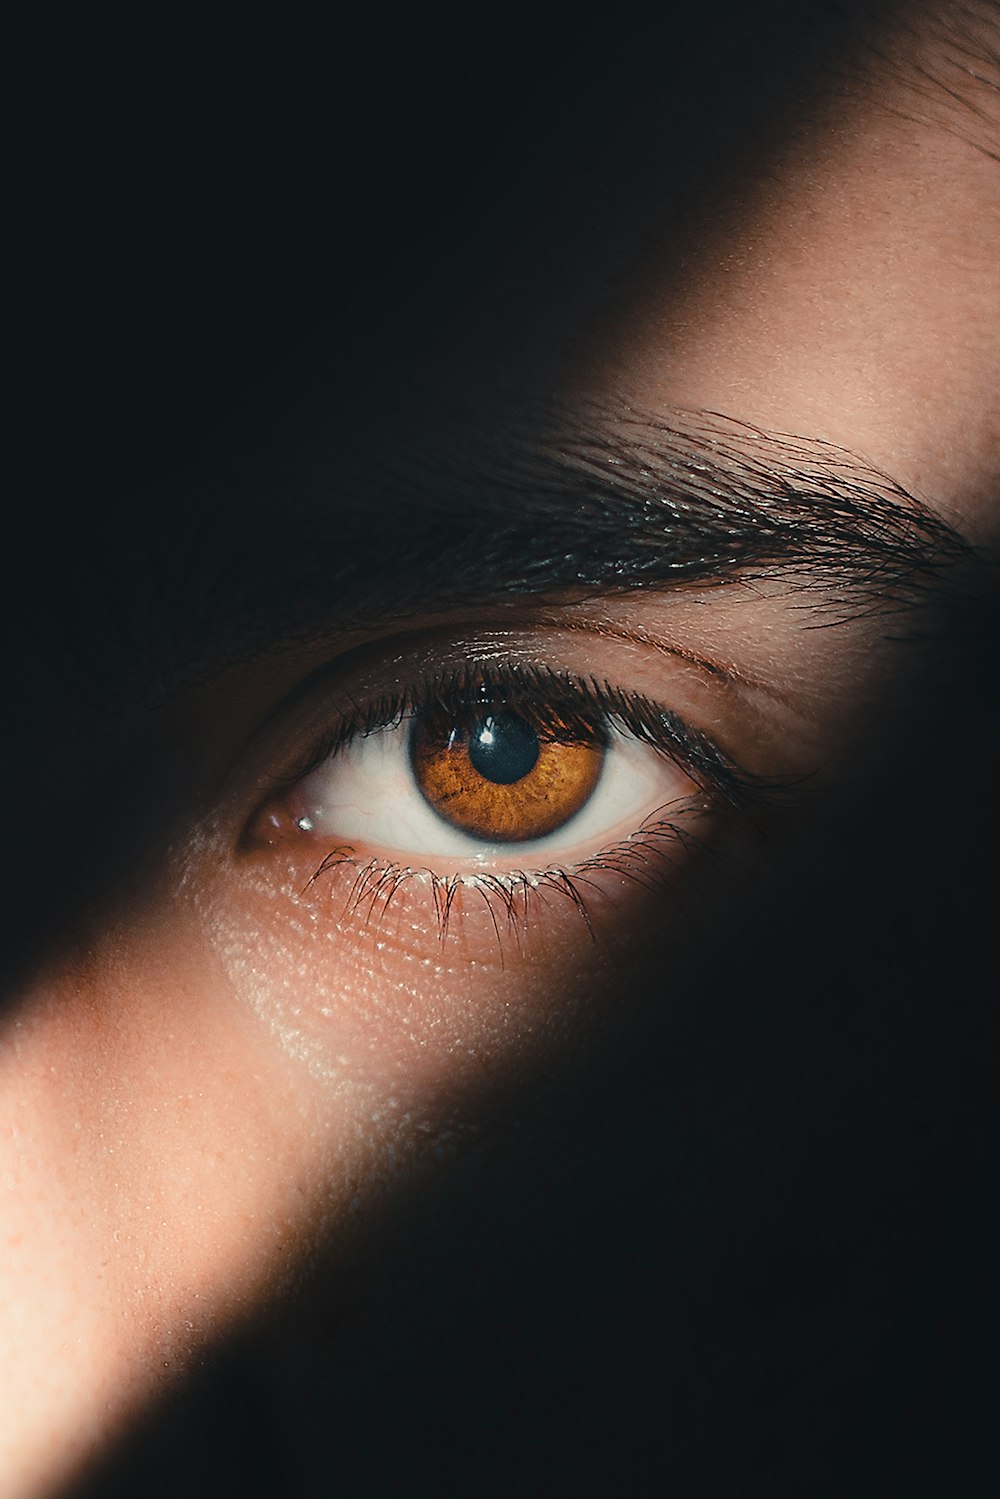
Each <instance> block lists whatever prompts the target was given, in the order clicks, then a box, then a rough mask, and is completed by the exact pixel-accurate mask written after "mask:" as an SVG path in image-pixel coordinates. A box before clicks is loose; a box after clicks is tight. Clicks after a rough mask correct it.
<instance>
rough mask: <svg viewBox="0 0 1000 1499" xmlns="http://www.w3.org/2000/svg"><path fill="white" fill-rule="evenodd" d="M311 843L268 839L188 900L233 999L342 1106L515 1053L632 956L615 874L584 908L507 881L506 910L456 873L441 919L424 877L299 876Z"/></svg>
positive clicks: (596, 887) (562, 1029)
mask: <svg viewBox="0 0 1000 1499" xmlns="http://www.w3.org/2000/svg"><path fill="white" fill-rule="evenodd" d="M318 858H319V856H318V855H317V853H316V851H315V850H314V849H309V850H304V849H300V850H297V851H295V852H293V853H292V854H286V855H282V853H280V852H279V851H278V850H274V849H272V850H267V851H265V853H264V854H263V855H262V856H261V857H259V858H252V859H247V860H246V861H245V863H244V865H243V867H242V868H241V869H240V870H239V872H238V874H236V875H232V874H230V875H229V876H228V877H224V878H222V879H220V880H213V879H212V878H211V877H209V878H208V879H205V880H196V882H195V883H196V885H197V888H196V890H195V891H194V894H193V899H194V902H195V905H196V908H197V910H198V912H199V916H200V919H201V921H202V923H203V929H204V931H205V933H206V936H207V938H208V940H209V941H210V942H211V944H212V947H213V951H214V953H215V955H216V957H217V959H218V961H219V963H220V965H221V966H222V967H223V969H224V970H225V972H226V975H227V979H228V981H229V983H230V984H231V986H232V990H233V993H234V994H235V995H236V996H237V997H238V1000H239V1002H241V1003H242V1004H243V1005H244V1006H245V1007H246V1008H247V1010H248V1011H251V1012H253V1013H254V1014H255V1015H256V1016H257V1017H258V1019H259V1020H260V1021H261V1022H262V1023H263V1026H264V1028H265V1029H266V1031H267V1032H268V1033H269V1034H270V1035H271V1036H272V1037H274V1038H275V1039H276V1040H277V1042H278V1043H279V1045H280V1046H281V1048H282V1049H283V1051H284V1052H285V1053H286V1054H287V1055H288V1056H289V1058H291V1059H293V1060H294V1062H295V1063H297V1064H300V1065H301V1066H302V1067H304V1068H305V1070H306V1071H307V1072H308V1073H310V1074H311V1075H312V1076H313V1077H314V1078H315V1079H316V1080H317V1081H318V1082H319V1083H321V1085H322V1086H323V1087H324V1088H326V1089H329V1090H330V1092H331V1094H332V1095H334V1096H336V1097H339V1098H341V1099H344V1100H350V1101H351V1104H350V1106H351V1108H356V1109H360V1108H362V1107H368V1106H369V1104H370V1103H374V1102H375V1101H377V1100H379V1099H380V1098H382V1097H384V1096H385V1095H387V1094H388V1093H392V1094H393V1095H394V1096H396V1097H398V1098H399V1099H402V1100H405V1103H406V1106H407V1107H410V1108H412V1107H417V1108H426V1107H427V1104H428V1102H429V1101H430V1100H431V1099H433V1100H434V1101H435V1102H438V1101H440V1100H441V1099H442V1098H443V1097H446V1096H448V1095H450V1094H460V1093H461V1092H463V1091H464V1090H465V1089H467V1088H468V1087H469V1086H470V1085H471V1086H476V1085H479V1086H481V1084H482V1080H483V1072H484V1069H486V1070H489V1069H490V1068H491V1067H492V1066H493V1065H494V1064H497V1065H498V1064H500V1063H501V1062H504V1063H508V1062H510V1060H511V1059H512V1057H513V1056H516V1055H517V1053H518V1052H521V1051H525V1050H531V1049H536V1048H540V1047H543V1046H555V1045H557V1044H559V1042H560V1041H563V1042H565V1040H566V1033H567V1032H568V1031H569V1028H570V1020H571V1017H573V1016H576V1017H577V1018H578V1011H579V1000H578V999H576V998H575V997H574V996H577V995H579V994H580V993H581V992H583V993H586V992H588V991H593V990H594V989H595V987H599V983H600V978H601V975H602V973H606V974H607V975H609V976H610V975H613V974H615V973H617V972H618V971H619V970H620V968H621V965H622V963H623V962H624V961H625V959H626V954H629V955H630V956H632V957H633V959H634V947H635V943H634V929H633V926H632V923H631V920H627V921H624V922H623V920H622V916H623V914H624V915H626V916H627V917H629V918H631V917H632V916H633V914H634V915H635V918H636V920H640V919H641V916H640V912H639V909H638V907H639V906H641V905H642V904H643V902H642V901H641V900H640V899H637V889H636V886H635V884H634V882H632V881H629V880H627V879H625V878H624V877H623V876H620V875H614V874H611V873H608V872H601V873H600V874H599V875H597V876H595V877H594V881H593V883H592V884H591V885H590V886H588V888H587V918H586V919H585V918H584V917H583V916H582V915H581V913H580V911H579V910H578V909H577V907H576V906H575V905H574V903H573V901H572V900H571V899H570V898H569V897H568V896H567V895H566V894H564V893H561V892H560V891H558V890H557V889H554V888H548V889H546V888H539V889H537V890H534V889H533V890H531V891H530V892H529V893H528V894H527V897H526V898H525V895H524V893H523V892H522V891H519V892H516V893H515V895H514V903H513V909H512V911H511V912H510V913H508V911H507V909H506V908H505V906H504V904H503V902H502V901H501V900H500V899H499V898H498V897H497V896H496V895H493V896H492V897H490V898H489V900H487V899H486V898H484V895H483V893H481V891H479V890H477V889H476V888H474V887H471V886H464V887H463V886H460V887H459V888H458V890H457V891H456V893H455V895H454V899H453V902H452V905H451V909H450V913H449V916H448V923H447V929H446V930H444V929H442V926H441V920H440V916H439V914H438V910H437V908H436V906H435V896H434V891H433V887H432V884H431V881H430V879H429V878H428V876H426V875H424V874H420V873H417V874H414V875H412V876H410V877H408V878H406V879H404V880H403V881H402V882H401V883H400V884H399V885H398V886H397V887H396V888H395V890H394V891H393V893H392V895H391V898H388V889H389V887H388V886H383V889H382V893H381V894H373V895H372V897H370V898H362V899H360V900H358V899H356V898H355V888H356V882H357V880H358V873H359V871H358V867H357V866H356V865H355V864H353V863H352V864H343V865H339V866H335V867H334V868H332V869H330V870H328V871H327V872H325V873H324V874H323V875H321V876H320V877H319V878H317V879H316V880H315V881H314V882H313V883H310V876H311V875H312V874H313V873H314V871H315V870H316V866H317V863H318ZM209 867H211V866H209ZM648 899H649V901H650V903H652V899H653V897H651V896H650V897H649V898H648ZM623 903H624V905H625V909H624V912H623ZM588 919H589V921H590V924H591V928H592V932H591V931H589V930H588V926H587V920H588ZM595 976H596V978H597V981H598V982H597V985H595V983H594V979H595ZM584 977H586V978H587V979H588V983H587V984H583V983H582V980H583V979H584Z"/></svg>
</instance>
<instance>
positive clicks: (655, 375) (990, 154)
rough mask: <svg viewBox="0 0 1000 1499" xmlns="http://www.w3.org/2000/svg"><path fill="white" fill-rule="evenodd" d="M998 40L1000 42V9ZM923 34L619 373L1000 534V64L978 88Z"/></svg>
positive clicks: (819, 123)
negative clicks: (848, 464)
mask: <svg viewBox="0 0 1000 1499" xmlns="http://www.w3.org/2000/svg"><path fill="white" fill-rule="evenodd" d="M978 37H979V41H980V43H981V47H982V51H983V53H984V55H985V57H986V58H988V57H989V51H990V49H991V48H992V47H994V46H996V47H997V48H998V49H1000V27H998V26H997V22H996V17H995V16H992V17H987V15H986V13H985V12H984V14H983V19H982V21H981V24H980V26H979V30H978ZM903 40H904V38H903V37H898V38H890V39H889V44H888V46H887V49H886V50H887V53H888V55H887V56H885V55H884V56H883V57H881V58H878V57H875V56H873V57H871V58H870V59H868V60H867V66H862V68H860V69H859V70H858V71H857V72H856V73H855V74H854V75H853V77H852V76H847V77H844V76H841V77H840V79H839V80H838V83H839V86H838V87H837V88H836V89H835V91H834V97H833V98H832V99H830V100H829V101H827V107H826V109H825V110H823V111H821V113H820V117H819V118H818V119H816V120H813V121H809V122H807V123H806V124H805V126H804V128H803V129H802V130H801V131H800V132H798V133H797V136H796V138H794V139H792V140H790V141H789V142H788V143H787V145H786V147H785V149H784V150H783V151H782V152H781V154H780V156H779V157H778V159H777V160H773V161H770V162H768V163H767V169H766V171H761V173H760V174H759V175H758V176H757V177H756V178H752V177H751V178H749V179H748V180H746V181H744V182H742V183H740V184H739V186H738V188H737V190H736V192H735V193H734V194H733V197H732V199H731V201H729V202H727V203H726V204H724V205H722V206H720V208H719V209H718V210H717V211H716V213H715V214H714V215H712V216H710V217H709V219H708V221H707V222H706V224H705V234H704V238H703V241H702V245H701V248H700V254H699V255H698V256H697V257H696V258H695V257H692V258H691V260H690V261H689V263H688V265H687V266H686V267H685V268H684V271H683V272H682V275H681V277H680V284H679V285H678V283H677V281H671V282H670V283H662V284H661V285H659V286H657V287H654V288H651V289H650V290H649V291H648V292H647V293H646V294H645V295H644V296H643V298H642V300H641V303H640V305H639V306H638V307H636V309H635V311H634V313H633V315H632V316H631V317H630V319H629V320H628V323H627V325H626V326H625V327H623V328H622V329H621V330H620V333H619V334H618V335H617V336H615V337H613V338H612V339H611V340H609V344H608V348H607V350H606V359H607V365H606V366H605V367H604V368H603V369H602V370H601V377H602V378H604V379H607V381H608V382H609V384H610V385H611V386H612V387H613V388H616V389H618V390H619V391H620V390H622V389H623V388H624V389H626V390H628V391H629V392H631V393H634V396H635V399H636V400H637V401H639V402H643V403H646V404H650V405H655V404H657V403H658V402H661V401H664V400H666V401H668V402H670V401H673V402H677V403H683V404H693V405H696V406H704V407H708V408H710V409H715V410H722V411H729V412H739V414H740V416H741V417H742V418H743V419H744V420H747V421H750V422H753V423H757V424H759V425H760V426H762V427H766V428H771V429H779V430H785V431H792V432H796V433H799V434H807V433H808V434H809V435H810V436H813V437H819V438H822V439H824V440H827V441H830V442H832V443H835V444H838V445H840V446H843V447H845V448H848V449H851V450H853V451H854V452H856V453H858V454H860V455H861V456H863V457H865V458H866V459H868V460H869V461H870V462H871V463H872V464H873V465H874V466H875V467H877V468H881V469H883V470H886V471H888V472H890V473H892V474H893V476H894V477H895V478H896V479H897V480H898V481H899V482H900V483H901V484H902V486H903V487H904V488H905V489H907V490H908V491H910V492H911V493H913V494H915V495H916V496H918V497H920V498H922V499H925V500H927V501H930V502H933V503H936V504H937V505H938V506H939V507H940V508H941V509H942V510H943V511H944V512H945V513H946V514H949V518H952V517H954V518H956V519H960V520H961V521H962V522H964V524H965V526H966V527H967V528H969V529H970V530H971V531H972V532H973V533H974V534H975V535H977V536H979V535H981V536H984V537H986V536H995V535H996V531H995V529H994V527H995V526H996V525H997V524H998V523H1000V516H997V514H996V484H997V467H998V462H1000V402H998V400H997V391H998V390H1000V316H998V311H1000V154H998V153H1000V62H994V63H993V66H992V69H991V70H990V72H991V76H989V77H987V76H986V75H987V67H986V66H985V65H984V66H983V67H982V68H981V69H980V70H979V76H970V74H968V73H966V74H964V76H963V73H962V71H961V69H960V68H959V67H958V66H957V65H956V59H955V48H954V44H953V43H952V41H951V39H950V38H949V36H948V34H947V30H942V29H941V28H940V27H935V28H933V29H930V28H929V29H928V32H927V33H926V34H918V35H917V36H916V37H913V36H911V37H910V38H909V42H910V47H911V48H912V51H911V52H910V53H909V54H908V55H907V54H906V53H903V55H899V50H898V49H899V48H900V47H901V46H902V43H903ZM894 52H895V53H896V55H895V56H894V55H893V53H894ZM998 55H1000V53H998ZM861 61H862V64H865V62H866V59H865V58H862V60H861ZM956 85H957V91H956V92H955V93H954V94H949V92H948V90H949V88H950V87H955V86H956ZM991 147H992V149H991Z"/></svg>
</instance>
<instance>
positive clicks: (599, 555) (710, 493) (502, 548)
mask: <svg viewBox="0 0 1000 1499" xmlns="http://www.w3.org/2000/svg"><path fill="white" fill-rule="evenodd" d="M496 411H497V408H496V407H494V406H488V407H487V408H486V414H482V415H480V416H475V415H474V416H473V418H472V419H466V420H465V421H462V422H459V423H455V422H451V423H448V424H444V425H442V424H441V423H440V422H432V421H431V420H430V419H427V418H425V419H421V420H418V421H411V422H410V423H409V424H408V426H407V428H406V429H405V430H403V431H402V432H397V434H396V435H395V437H394V438H393V440H392V441H391V442H389V441H387V440H386V439H385V438H384V436H383V437H381V439H380V437H379V434H375V433H371V432H369V433H367V434H361V435H358V434H355V436H354V438H353V439H352V441H351V442H350V443H349V444H338V445H337V446H336V448H334V449H333V450H331V451H330V452H329V453H327V454H321V453H317V452H316V451H314V452H313V453H312V454H311V455H310V457H309V458H308V460H303V459H302V456H301V454H300V455H299V460H298V462H297V464H296V467H295V469H294V471H292V470H291V469H289V470H288V471H283V470H282V467H281V464H280V462H276V461H275V457H274V455H272V456H271V458H270V459H269V461H268V462H267V464H266V465H264V464H260V463H256V462H254V461H253V460H252V458H251V459H250V460H248V461H247V462H245V463H243V464H242V465H240V467H239V468H238V469H237V470H234V471H233V472H231V473H230V474H229V475H228V477H227V478H226V479H225V480H224V481H222V482H220V481H219V479H218V477H217V478H216V482H215V484H214V486H213V488H212V490H211V491H210V492H206V491H205V490H204V489H202V490H201V491H200V492H199V490H198V489H197V488H192V490H191V491H190V492H189V494H188V497H187V503H188V505H190V506H191V507H192V512H193V513H192V516H191V520H190V522H185V523H184V524H176V525H173V526H171V528H170V531H169V533H166V534H164V535H163V537H162V538H161V545H160V547H159V549H158V552H157V556H156V558H155V567H156V571H157V579H156V587H155V590H154V589H150V588H148V587H147V586H146V584H147V580H146V579H144V578H143V577H142V576H141V574H134V575H133V576H132V577H130V578H129V579H128V580H127V582H126V580H123V579H121V578H118V579H116V580H114V583H113V584H112V586H114V587H115V588H116V589H117V590H118V591H119V599H118V601H117V602H116V603H114V604H113V605H112V606H110V607H109V605H108V602H107V600H105V615H106V616H107V617H108V618H110V619H111V620H112V621H113V625H114V629H113V634H114V643H115V645H116V647H117V648H118V651H119V652H120V650H121V648H122V646H123V645H125V647H126V654H127V655H128V654H132V655H134V656H136V657H138V658H139V659H133V660H131V661H130V662H128V663H126V662H125V661H124V660H122V661H120V662H119V663H118V667H119V669H118V670H117V671H116V670H115V662H114V659H113V658H114V654H115V652H114V651H110V650H109V642H108V640H107V638H106V632H105V631H98V632H94V631H89V632H88V631H87V630H86V629H85V630H84V631H83V638H85V639H86V640H87V641H88V643H89V642H90V641H91V640H92V639H95V634H99V635H102V636H105V638H103V639H101V640H95V644H96V646H97V649H98V652H99V655H100V660H99V661H96V662H95V663H94V664H93V666H92V667H91V669H90V670H89V671H88V672H87V675H88V677H89V679H90V680H91V681H92V682H94V681H96V680H97V679H98V677H101V678H104V679H105V680H107V678H108V674H109V673H113V674H114V675H115V676H116V677H117V678H118V679H119V681H121V682H122V683H123V684H124V680H125V678H130V679H132V680H133V681H135V680H137V677H136V673H137V672H138V676H139V678H141V677H142V676H146V677H147V678H148V676H149V673H150V672H153V673H154V674H155V675H156V676H158V677H159V679H160V680H161V681H163V680H164V676H169V677H172V676H173V675H175V674H177V673H179V674H180V675H181V676H182V677H185V676H188V675H189V674H190V673H191V672H192V671H194V672H195V673H196V674H197V675H199V676H204V675H206V674H211V673H214V672H215V671H217V670H222V669H224V668H225V667H226V666H227V665H229V664H231V663H232V662H235V661H241V662H244V663H245V662H247V661H248V660H253V659H255V658H257V657H258V656H261V655H264V654H267V653H268V652H269V651H270V650H271V649H273V648H274V647H275V646H276V645H283V644H287V643H288V642H289V641H293V640H295V639H308V638H315V637H316V636H317V635H318V634H322V633H327V632H331V633H332V632H336V631H337V630H338V629H339V630H342V631H346V630H350V629H358V628H359V627H360V628H365V629H368V630H371V629H372V625H373V621H375V622H376V624H377V626H378V627H379V628H381V627H382V626H383V625H385V626H388V625H395V624H398V623H400V622H404V621H406V620H407V619H411V618H416V617H418V616H420V615H427V614H430V613H436V612H442V611H445V612H447V611H450V610H452V609H454V610H468V609H469V608H474V607H475V606H476V605H481V606H482V605H486V604H496V603H498V602H502V601H504V600H516V599H517V598H519V597H529V596H530V597H533V598H534V599H536V600H540V601H543V602H546V603H548V602H552V603H558V602H560V601H561V600H566V599H567V598H569V599H573V600H578V599H579V598H580V597H581V595H583V596H586V595H587V594H591V593H611V592H618V593H623V592H630V591H634V590H655V589H674V588H679V587H685V586H691V585H706V586H711V585H724V584H725V583H727V582H730V581H734V580H735V579H737V578H739V579H742V580H747V579H751V578H760V577H764V576H772V575H775V574H778V575H780V576H782V577H783V578H787V579H788V580H790V581H791V582H792V583H793V584H795V585H796V586H800V587H802V588H803V589H804V590H805V591H807V592H810V591H811V592H814V593H816V594H819V593H821V592H830V591H831V590H833V591H834V592H836V593H837V595H838V597H842V598H848V597H849V598H850V600H851V601H852V603H851V605H850V607H852V608H856V609H858V610H870V609H872V608H875V607H878V608H888V607H892V606H893V605H895V604H898V603H900V602H904V601H907V600H912V599H913V598H914V597H916V596H918V595H920V594H922V593H924V592H925V591H926V590H927V589H928V588H931V587H940V586H941V585H942V582H943V579H944V578H945V577H946V576H947V575H948V573H949V571H950V569H952V568H953V567H954V565H955V564H956V563H960V562H963V561H967V560H968V559H969V557H970V556H971V548H970V547H969V546H968V545H967V544H966V543H965V542H964V541H963V540H962V539H961V538H960V537H959V536H958V534H957V533H956V532H954V531H953V530H952V529H951V528H950V527H949V526H948V525H947V524H946V523H945V522H944V521H943V520H941V519H940V518H939V517H937V516H936V515H935V514H934V513H932V512H931V511H930V510H928V509H927V507H926V506H924V505H922V504H921V503H920V502H918V501H917V500H916V499H915V498H914V497H912V496H911V495H909V494H907V493H906V492H905V491H904V490H903V489H902V488H901V487H900V486H899V485H897V484H895V483H894V482H893V481H892V480H891V479H890V478H889V477H888V476H886V475H884V474H881V473H879V472H878V471H877V470H876V469H873V468H872V467H870V466H869V465H867V464H866V463H864V462H863V461H862V460H861V459H859V458H858V457H856V456H854V455H852V454H850V453H848V452H845V451H844V450H842V449H840V448H836V447H834V446H832V445H830V444H827V443H823V442H816V441H809V440H806V439H804V438H801V437H795V436H790V435H787V434H776V433H770V432H764V431H762V430H761V429H758V428H755V427H752V426H749V425H747V424H745V423H740V422H736V421H734V420H733V419H731V418H728V417H725V416H723V415H721V414H718V413H711V412H682V411H672V412H670V413H669V414H668V415H660V414H657V415H656V416H653V415H650V414H648V413H643V412H638V411H635V410H633V409H631V408H626V407H620V408H615V407H612V406H610V405H608V404H606V403H598V402H584V401H581V402H576V403H573V404H572V405H570V406H567V407H566V408H547V409H545V410H543V411H539V410H538V409H537V408H535V407H531V406H527V407H525V406H521V407H514V408H513V409H510V410H507V411H506V412H505V413H504V414H503V415H502V416H498V415H497V414H496ZM163 503H164V504H165V503H166V500H164V502H163ZM195 516H197V520H195ZM192 535H193V536H195V537H196V543H195V544H192V540H191V537H192ZM123 582H125V583H126V587H127V596H126V597H124V598H122V597H121V589H122V586H123ZM65 607H69V608H73V607H75V606H74V603H73V601H70V602H69V603H68V604H67V605H65ZM76 618H77V622H78V623H79V616H78V615H77V616H76ZM129 648H131V649H129ZM123 668H130V669H124V670H123Z"/></svg>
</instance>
